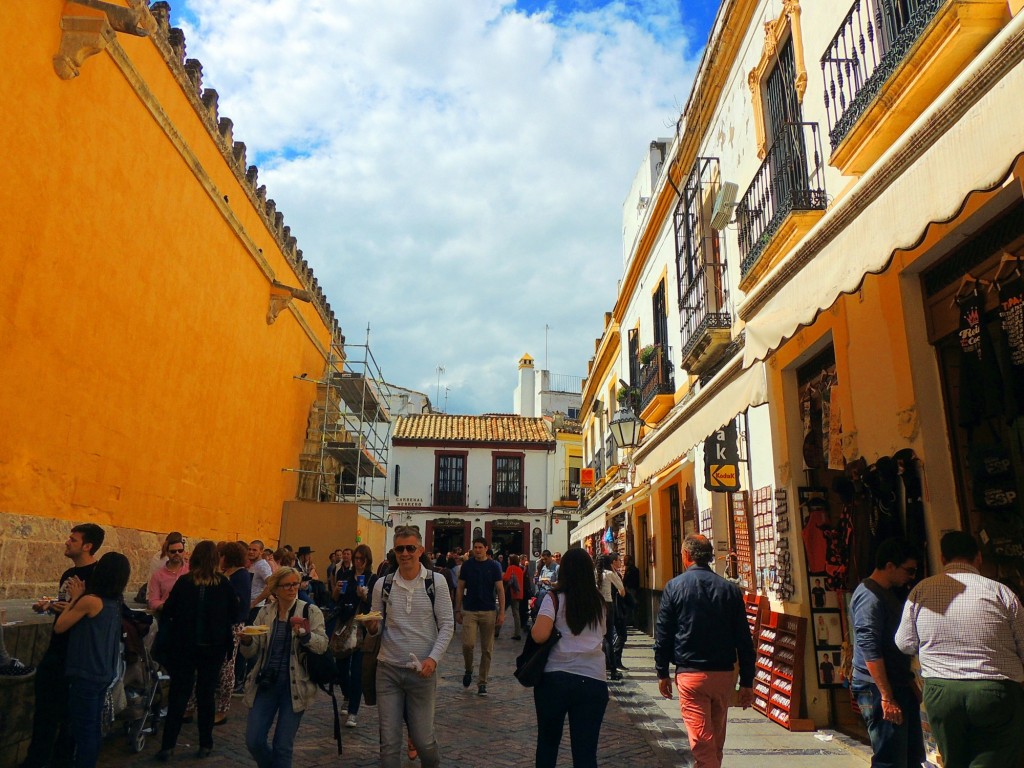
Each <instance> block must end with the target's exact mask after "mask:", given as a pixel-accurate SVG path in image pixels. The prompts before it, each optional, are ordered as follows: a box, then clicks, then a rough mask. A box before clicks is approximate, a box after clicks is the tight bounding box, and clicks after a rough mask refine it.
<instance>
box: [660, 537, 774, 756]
mask: <svg viewBox="0 0 1024 768" xmlns="http://www.w3.org/2000/svg"><path fill="white" fill-rule="evenodd" d="M682 555H683V568H684V571H683V572H682V573H681V574H679V575H678V576H676V577H675V578H674V579H672V580H671V581H669V582H668V584H666V585H665V591H664V592H663V593H662V596H661V608H660V610H659V611H658V621H657V624H656V626H655V630H654V663H655V668H656V669H657V673H658V689H659V690H660V691H661V695H662V696H664V697H665V698H666V699H670V698H672V678H671V677H669V674H670V673H669V667H670V666H671V667H673V668H674V679H675V685H676V689H677V690H678V692H679V710H680V712H681V714H682V717H683V722H684V723H685V725H686V732H687V737H688V738H689V741H690V750H691V752H693V759H694V765H695V768H720V766H721V765H722V753H723V750H724V747H725V729H726V725H727V724H728V721H729V701H730V699H731V698H732V695H733V691H734V690H735V686H736V673H735V672H734V671H733V669H734V665H735V664H736V661H737V659H738V660H739V666H740V694H739V699H740V704H741V705H742V707H743V708H744V709H746V708H747V707H749V706H750V705H751V704H752V703H753V701H754V690H753V685H754V643H753V641H752V640H751V638H750V627H749V626H748V625H747V616H746V611H745V609H744V607H743V593H742V592H740V589H739V587H737V586H736V585H735V584H731V583H730V582H728V581H726V580H725V579H723V578H722V577H721V576H719V575H718V574H716V573H715V572H714V571H712V570H711V562H712V560H713V559H714V555H715V551H714V547H713V546H712V544H711V542H710V541H708V539H707V537H706V536H700V535H693V534H691V535H690V536H687V537H686V539H685V540H684V541H683V547H682Z"/></svg>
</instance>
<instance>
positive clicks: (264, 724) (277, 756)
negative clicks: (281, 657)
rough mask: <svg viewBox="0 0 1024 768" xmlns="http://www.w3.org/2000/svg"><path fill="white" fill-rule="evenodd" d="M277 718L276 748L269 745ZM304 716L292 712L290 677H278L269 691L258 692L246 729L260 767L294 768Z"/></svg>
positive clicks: (249, 748) (252, 751)
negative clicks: (299, 731) (271, 729)
mask: <svg viewBox="0 0 1024 768" xmlns="http://www.w3.org/2000/svg"><path fill="white" fill-rule="evenodd" d="M275 717H276V718H277V728H276V729H275V730H274V743H273V747H270V746H267V737H268V736H269V735H270V726H271V725H272V724H273V723H274V718H275ZM301 721H302V713H301V712H295V711H293V710H292V686H291V682H290V678H289V676H288V675H287V674H282V675H278V678H277V682H276V683H275V684H274V687H273V688H272V689H270V690H269V691H258V692H257V693H256V700H255V701H254V702H253V704H252V709H250V710H249V719H248V721H247V722H246V726H245V746H246V748H247V749H248V750H249V754H250V755H252V757H253V759H254V760H255V761H256V765H257V766H259V768H291V765H292V749H293V748H294V747H295V734H296V733H297V732H298V730H299V723H300V722H301Z"/></svg>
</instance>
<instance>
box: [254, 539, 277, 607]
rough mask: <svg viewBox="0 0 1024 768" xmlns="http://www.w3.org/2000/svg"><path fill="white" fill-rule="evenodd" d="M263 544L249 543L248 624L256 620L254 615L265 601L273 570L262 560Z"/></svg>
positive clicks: (256, 541) (257, 542)
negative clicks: (249, 588) (250, 580)
mask: <svg viewBox="0 0 1024 768" xmlns="http://www.w3.org/2000/svg"><path fill="white" fill-rule="evenodd" d="M263 549H264V546H263V542H262V541H260V540H259V539H256V540H255V541H252V542H250V543H249V573H251V574H252V587H251V595H250V597H251V598H252V602H251V603H250V604H249V622H248V623H249V624H252V622H253V621H254V620H255V619H256V614H257V613H259V612H260V608H262V607H263V604H264V603H265V602H266V600H267V595H269V593H270V590H268V589H267V579H269V578H270V574H271V573H273V570H272V569H271V568H270V563H268V562H267V561H266V560H264V559H263Z"/></svg>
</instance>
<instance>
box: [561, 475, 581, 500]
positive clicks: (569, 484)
mask: <svg viewBox="0 0 1024 768" xmlns="http://www.w3.org/2000/svg"><path fill="white" fill-rule="evenodd" d="M580 491H581V488H580V484H579V482H578V481H577V482H575V483H574V482H573V481H572V480H563V481H562V495H561V497H560V500H561V501H579V500H580V499H581V498H582V496H581V494H580Z"/></svg>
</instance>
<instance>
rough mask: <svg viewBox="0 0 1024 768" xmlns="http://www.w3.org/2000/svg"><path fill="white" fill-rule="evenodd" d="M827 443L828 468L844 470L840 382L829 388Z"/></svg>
mask: <svg viewBox="0 0 1024 768" xmlns="http://www.w3.org/2000/svg"><path fill="white" fill-rule="evenodd" d="M826 445H827V446H828V468H829V469H834V470H836V471H837V472H842V471H843V467H844V465H845V462H844V461H843V418H842V409H841V408H840V407H839V385H838V384H836V385H834V386H832V387H830V388H829V420H828V435H827V437H826Z"/></svg>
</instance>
